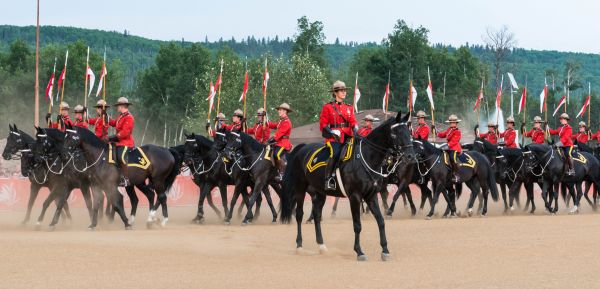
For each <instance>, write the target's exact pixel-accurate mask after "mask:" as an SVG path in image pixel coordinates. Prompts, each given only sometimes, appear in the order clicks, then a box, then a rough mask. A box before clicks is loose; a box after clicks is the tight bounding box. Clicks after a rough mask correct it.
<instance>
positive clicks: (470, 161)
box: [454, 151, 477, 168]
mask: <svg viewBox="0 0 600 289" xmlns="http://www.w3.org/2000/svg"><path fill="white" fill-rule="evenodd" d="M463 155H466V156H467V162H466V163H462V162H460V161H459V159H458V152H456V151H455V152H454V162H455V163H457V164H458V165H459V166H461V167H469V168H474V167H475V165H476V164H477V163H476V162H475V160H474V159H473V158H472V157H471V156H470V155H469V154H468V153H463Z"/></svg>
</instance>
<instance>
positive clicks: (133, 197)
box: [125, 184, 154, 225]
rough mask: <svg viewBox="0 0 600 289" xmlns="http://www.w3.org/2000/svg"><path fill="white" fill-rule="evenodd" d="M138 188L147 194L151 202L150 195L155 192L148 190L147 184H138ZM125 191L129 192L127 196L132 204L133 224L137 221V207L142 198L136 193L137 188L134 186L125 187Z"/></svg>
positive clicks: (130, 221)
mask: <svg viewBox="0 0 600 289" xmlns="http://www.w3.org/2000/svg"><path fill="white" fill-rule="evenodd" d="M136 186H137V188H138V189H140V191H141V192H142V193H143V194H144V195H146V197H147V198H148V202H150V197H149V195H152V194H154V193H153V192H150V193H148V192H146V189H145V187H146V185H145V184H144V185H142V184H139V185H136ZM125 192H127V197H128V198H129V203H130V204H131V212H130V213H129V224H131V225H133V223H134V222H135V216H136V214H137V207H138V203H139V202H140V199H139V198H138V197H137V194H136V193H135V188H134V187H133V185H132V186H127V187H125Z"/></svg>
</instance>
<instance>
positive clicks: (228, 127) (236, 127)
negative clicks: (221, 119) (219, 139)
mask: <svg viewBox="0 0 600 289" xmlns="http://www.w3.org/2000/svg"><path fill="white" fill-rule="evenodd" d="M222 127H223V128H225V129H226V130H228V131H233V130H237V131H241V130H242V123H241V122H234V123H232V124H223V126H222Z"/></svg>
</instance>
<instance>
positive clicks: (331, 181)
mask: <svg viewBox="0 0 600 289" xmlns="http://www.w3.org/2000/svg"><path fill="white" fill-rule="evenodd" d="M335 189H336V183H335V177H333V176H330V177H329V178H327V181H325V190H328V191H335Z"/></svg>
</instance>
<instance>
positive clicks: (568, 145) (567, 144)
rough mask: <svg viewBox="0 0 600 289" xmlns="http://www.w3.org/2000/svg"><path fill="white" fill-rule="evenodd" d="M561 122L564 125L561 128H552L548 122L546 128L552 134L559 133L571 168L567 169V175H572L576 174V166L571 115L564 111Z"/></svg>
mask: <svg viewBox="0 0 600 289" xmlns="http://www.w3.org/2000/svg"><path fill="white" fill-rule="evenodd" d="M560 124H562V126H561V127H560V128H559V129H550V127H549V126H548V124H546V130H549V132H550V134H551V135H558V136H559V137H560V142H561V145H562V148H563V151H564V152H565V158H566V159H567V165H568V167H569V169H568V170H567V175H569V176H572V175H574V174H575V169H574V168H575V167H574V166H573V158H572V155H571V154H572V152H573V140H572V139H571V136H572V135H573V129H572V128H571V126H570V125H569V115H568V114H566V113H563V114H561V115H560Z"/></svg>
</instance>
